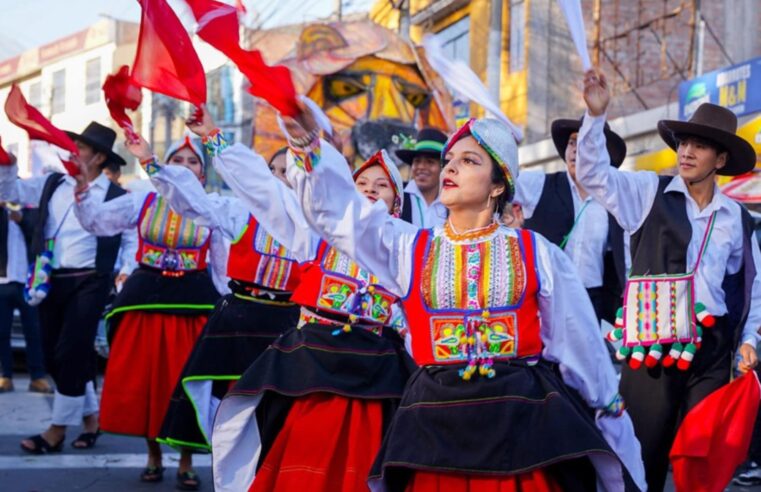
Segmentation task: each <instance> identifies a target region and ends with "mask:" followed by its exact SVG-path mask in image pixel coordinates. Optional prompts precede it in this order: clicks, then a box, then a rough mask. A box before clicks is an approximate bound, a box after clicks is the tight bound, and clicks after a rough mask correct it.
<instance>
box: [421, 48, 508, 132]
mask: <svg viewBox="0 0 761 492" xmlns="http://www.w3.org/2000/svg"><path fill="white" fill-rule="evenodd" d="M423 47H424V48H425V56H426V58H427V59H428V62H429V63H430V64H431V67H433V69H434V70H436V71H437V72H438V73H439V75H441V78H442V79H444V82H446V83H447V84H448V85H449V87H451V88H452V89H453V90H454V91H455V92H457V93H459V94H460V95H461V96H462V97H464V98H465V99H467V100H469V101H473V102H475V103H477V104H480V105H481V106H483V107H484V109H486V110H487V111H488V112H490V113H491V114H492V115H493V116H494V117H495V118H498V119H499V120H501V121H503V122H505V124H507V125H508V126H509V127H510V129H511V130H512V132H513V136H514V137H515V140H516V141H517V142H518V143H520V142H521V140H523V132H522V131H521V129H520V128H518V127H517V126H515V125H514V124H513V122H512V121H510V118H508V117H507V116H506V115H505V113H503V112H502V110H501V109H499V104H498V103H497V102H496V101H494V100H493V99H492V98H491V96H490V95H489V91H488V90H486V86H484V84H483V82H481V79H480V78H478V75H476V74H475V73H474V72H473V70H471V69H470V67H469V66H468V65H466V64H465V63H463V62H462V61H460V60H452V59H450V58H449V57H447V55H445V54H444V50H443V49H442V48H441V43H440V42H439V40H438V39H436V36H434V35H432V34H426V35H425V36H424V37H423Z"/></svg>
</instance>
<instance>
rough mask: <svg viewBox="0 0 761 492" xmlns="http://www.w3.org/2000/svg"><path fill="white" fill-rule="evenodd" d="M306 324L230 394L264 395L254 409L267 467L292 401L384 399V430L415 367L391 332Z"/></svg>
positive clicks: (272, 350)
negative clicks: (319, 396)
mask: <svg viewBox="0 0 761 492" xmlns="http://www.w3.org/2000/svg"><path fill="white" fill-rule="evenodd" d="M334 332H335V330H334V328H332V327H329V326H325V325H319V324H306V325H304V326H303V327H301V328H298V329H292V330H290V331H288V332H286V333H285V334H284V335H283V336H281V337H280V338H278V339H277V340H276V341H275V342H273V343H272V345H270V347H269V348H268V349H267V350H265V351H264V353H263V354H262V355H261V356H260V357H259V358H258V359H257V360H256V362H254V364H253V365H252V366H251V367H250V368H249V369H248V370H247V371H246V372H245V374H243V376H242V377H241V378H240V380H239V381H238V383H237V384H236V385H235V387H233V388H232V389H231V390H230V391H229V392H228V394H227V396H228V397H230V396H254V395H258V394H259V393H264V395H263V397H262V399H261V402H260V403H259V405H258V406H257V408H256V420H257V425H258V427H259V429H260V434H261V443H262V452H261V456H260V459H259V463H262V462H264V458H265V456H266V455H267V451H268V450H269V448H270V447H271V445H272V443H273V442H274V440H275V438H276V437H277V435H278V433H279V432H280V429H281V428H282V425H283V422H285V419H286V417H287V415H288V412H289V411H290V408H291V404H292V402H293V400H294V398H298V397H299V396H304V395H308V394H311V393H320V392H323V393H333V394H337V395H341V396H345V397H347V398H360V399H377V400H383V404H384V411H383V421H384V423H383V428H384V429H386V428H387V427H388V425H389V423H390V421H391V417H392V416H393V412H394V410H395V408H396V406H397V404H398V402H399V400H400V399H401V397H402V393H403V391H404V387H405V384H406V383H407V379H408V378H409V376H410V374H411V373H412V372H413V371H414V370H415V368H416V366H415V363H414V362H413V361H412V359H411V358H410V357H409V355H408V354H407V352H406V351H405V350H404V343H403V342H402V340H401V338H399V336H398V335H397V334H396V332H394V331H393V330H391V329H384V331H383V334H382V335H377V334H375V333H372V332H370V331H367V330H365V329H363V328H358V327H355V328H353V329H352V331H351V332H349V333H345V332H343V331H339V332H338V333H337V334H335V335H334V334H333V333H334Z"/></svg>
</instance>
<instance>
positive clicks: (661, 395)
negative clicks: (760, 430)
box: [620, 318, 733, 492]
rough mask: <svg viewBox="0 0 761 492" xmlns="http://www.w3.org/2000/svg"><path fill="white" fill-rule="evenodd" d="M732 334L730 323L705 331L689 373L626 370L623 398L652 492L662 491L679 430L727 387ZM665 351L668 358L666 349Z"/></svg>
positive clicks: (719, 321)
mask: <svg viewBox="0 0 761 492" xmlns="http://www.w3.org/2000/svg"><path fill="white" fill-rule="evenodd" d="M732 344H733V342H732V334H731V330H730V329H729V327H728V326H727V320H726V318H717V320H716V326H715V327H714V328H711V329H707V330H704V336H703V345H702V347H701V348H700V350H698V351H697V353H696V354H695V359H694V360H693V362H692V365H691V367H690V369H689V370H687V371H680V370H679V369H677V368H676V367H675V366H673V367H670V368H668V369H664V368H663V366H661V365H658V366H657V367H655V368H653V369H647V368H646V367H644V366H642V367H641V368H640V369H637V370H632V369H630V368H629V366H628V365H626V364H624V365H623V369H622V372H621V384H620V391H621V395H622V396H623V397H624V400H625V401H626V407H627V410H628V411H629V415H630V416H631V419H632V422H633V423H634V433H635V434H636V435H637V438H638V439H639V442H640V444H641V445H642V459H643V461H644V463H645V474H646V476H647V486H648V490H649V491H651V492H658V491H661V490H663V487H664V485H665V483H666V475H667V474H668V467H669V452H670V451H671V445H672V443H673V442H674V437H675V436H676V432H677V429H678V428H679V424H680V423H681V422H682V419H683V418H684V416H685V415H686V413H687V412H688V411H689V410H690V409H691V408H692V407H694V406H695V405H696V404H698V403H699V402H700V401H701V400H702V399H703V398H705V397H706V396H708V395H709V394H710V393H712V392H713V391H715V390H717V389H718V388H720V387H721V386H724V385H725V384H727V383H729V378H730V374H731V369H732ZM669 347H670V346H668V345H667V346H665V347H664V355H666V354H667V353H668V348H669Z"/></svg>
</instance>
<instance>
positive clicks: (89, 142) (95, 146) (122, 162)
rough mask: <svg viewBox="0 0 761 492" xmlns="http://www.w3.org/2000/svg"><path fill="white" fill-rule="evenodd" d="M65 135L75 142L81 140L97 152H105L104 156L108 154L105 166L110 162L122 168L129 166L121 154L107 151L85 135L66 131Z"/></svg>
mask: <svg viewBox="0 0 761 492" xmlns="http://www.w3.org/2000/svg"><path fill="white" fill-rule="evenodd" d="M64 133H66V135H68V136H69V137H70V138H71V139H72V140H74V141H77V140H79V141H80V142H83V143H85V144H87V145H89V146H90V147H92V148H93V149H95V150H96V151H97V152H103V153H104V154H106V162H104V163H103V164H104V165H105V164H106V163H108V162H115V163H117V164H119V165H120V166H126V165H127V161H125V160H124V159H123V158H122V156H120V155H119V154H117V153H116V152H114V151H113V150H111V149H107V148H105V147H103V146H102V145H100V144H99V143H98V142H96V141H94V140H91V139H89V138H87V137H86V136H84V135H80V134H79V133H74V132H69V131H65V132H64Z"/></svg>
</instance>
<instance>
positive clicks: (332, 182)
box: [288, 140, 419, 296]
mask: <svg viewBox="0 0 761 492" xmlns="http://www.w3.org/2000/svg"><path fill="white" fill-rule="evenodd" d="M288 180H289V181H290V182H291V183H292V184H293V187H294V189H295V190H296V194H297V195H298V196H299V198H300V200H301V204H302V206H303V209H304V215H305V216H306V218H307V220H308V221H309V224H310V225H311V226H312V228H314V229H315V231H317V232H318V233H319V234H320V236H322V237H323V238H325V239H326V240H327V241H328V242H329V243H330V244H331V245H333V246H334V247H336V248H338V249H339V250H340V251H342V252H343V253H345V254H347V255H348V256H349V257H351V258H352V259H353V260H354V261H356V262H357V263H359V264H360V265H362V266H363V267H365V268H366V269H367V270H368V271H370V272H372V273H373V274H374V275H375V276H377V277H378V278H379V279H380V282H381V284H383V286H384V287H386V288H387V289H389V290H390V291H392V292H394V293H395V294H397V295H400V296H403V295H406V293H407V291H408V289H409V282H410V278H411V272H412V248H413V242H414V239H415V236H416V235H417V233H418V231H419V229H418V228H417V227H415V226H413V225H412V224H408V223H406V222H404V221H402V220H399V219H395V218H393V217H392V216H391V215H389V213H388V209H387V207H386V204H385V203H383V202H382V201H381V200H379V201H378V202H376V203H374V204H373V203H371V202H370V201H369V200H368V199H367V198H365V197H364V196H363V195H361V194H360V193H359V192H358V191H357V188H356V186H355V185H354V180H353V179H352V176H351V172H350V171H349V166H348V164H347V163H346V159H344V157H343V156H342V155H341V154H340V153H339V152H338V151H337V150H336V149H335V148H333V147H332V146H331V145H330V144H328V143H327V142H325V141H323V140H316V141H315V142H313V144H312V146H311V147H310V148H308V149H294V150H291V151H289V156H288Z"/></svg>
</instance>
